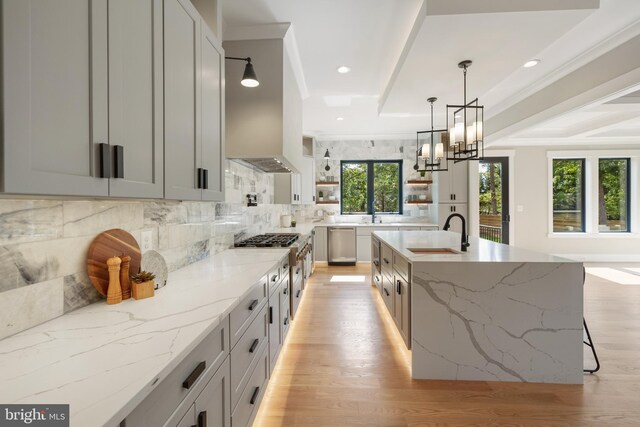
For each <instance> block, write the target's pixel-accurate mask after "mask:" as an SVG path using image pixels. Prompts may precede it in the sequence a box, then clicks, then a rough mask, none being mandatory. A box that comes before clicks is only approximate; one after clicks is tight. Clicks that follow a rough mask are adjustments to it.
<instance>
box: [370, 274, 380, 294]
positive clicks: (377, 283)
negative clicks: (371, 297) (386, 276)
mask: <svg viewBox="0 0 640 427" xmlns="http://www.w3.org/2000/svg"><path fill="white" fill-rule="evenodd" d="M372 276H373V277H372V280H373V285H374V286H375V287H376V288H378V292H380V293H382V274H380V273H378V272H377V271H376V269H375V268H373V272H372Z"/></svg>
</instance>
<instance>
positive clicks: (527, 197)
mask: <svg viewBox="0 0 640 427" xmlns="http://www.w3.org/2000/svg"><path fill="white" fill-rule="evenodd" d="M638 148H640V147H630V146H626V147H614V148H609V149H608V150H607V155H615V154H616V153H619V154H620V155H621V156H625V152H626V153H628V152H629V151H630V150H634V149H635V150H637V149H638ZM505 149H509V150H514V152H515V155H514V161H513V164H512V165H511V168H510V172H511V173H512V174H514V176H513V178H514V179H513V182H514V185H515V188H514V189H513V193H512V194H513V195H514V198H513V200H512V201H511V203H512V207H513V210H512V211H513V212H514V215H512V219H514V221H513V222H514V224H513V225H514V235H515V242H516V246H519V247H523V248H527V249H531V250H536V251H541V252H547V253H553V254H563V255H567V256H571V257H573V258H577V259H581V260H586V261H640V234H638V233H637V230H638V222H640V215H635V217H634V216H633V215H632V218H631V221H635V226H634V228H633V230H635V231H636V232H635V233H621V234H619V235H618V234H615V235H614V234H606V235H597V234H595V235H594V234H585V235H569V234H564V235H557V234H556V235H554V234H553V233H549V229H550V227H549V209H550V206H549V205H550V203H549V200H550V191H551V189H550V184H549V179H548V173H549V171H548V167H549V166H548V164H549V161H548V156H547V152H549V151H554V152H555V151H573V152H575V157H583V156H585V150H581V149H576V147H562V146H552V147H548V146H547V147H519V148H501V149H500V150H502V151H503V150H505ZM493 151H494V152H496V151H495V150H493ZM486 156H487V157H491V156H492V150H491V149H487V150H486ZM625 157H626V156H625ZM637 165H638V162H637V161H636V162H635V166H636V167H637ZM634 176H635V177H636V180H635V181H634V180H633V179H632V180H631V181H632V182H631V186H632V191H633V192H635V200H639V197H638V195H639V194H640V182H638V181H640V180H638V179H637V177H638V175H637V172H636V174H635V175H634ZM476 188H477V186H476ZM475 191H476V192H477V190H475ZM518 207H521V209H522V211H521V212H519V211H518V210H519V209H518ZM473 209H476V210H477V206H476V207H474V208H473ZM635 212H636V213H637V212H638V210H637V209H635ZM596 218H597V215H596Z"/></svg>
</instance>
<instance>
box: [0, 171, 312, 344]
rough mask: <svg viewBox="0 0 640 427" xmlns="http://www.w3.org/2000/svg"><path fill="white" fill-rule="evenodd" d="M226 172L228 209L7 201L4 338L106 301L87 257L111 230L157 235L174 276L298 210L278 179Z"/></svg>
mask: <svg viewBox="0 0 640 427" xmlns="http://www.w3.org/2000/svg"><path fill="white" fill-rule="evenodd" d="M225 171H226V189H225V191H226V195H225V200H226V201H225V202H224V203H214V202H178V201H163V200H153V201H141V200H135V201H123V200H25V199H20V200H13V199H11V200H10V199H0V277H1V279H0V339H1V338H3V337H6V336H9V335H12V334H14V333H17V332H20V331H22V330H24V329H27V328H30V327H32V326H35V325H37V324H39V323H42V322H45V321H47V320H50V319H52V318H54V317H57V316H60V315H62V314H64V313H68V312H70V311H73V310H75V309H77V308H80V307H83V306H85V305H88V304H91V303H93V302H96V301H98V300H100V299H101V297H100V295H99V294H98V293H97V292H96V291H95V289H94V288H93V286H92V285H91V283H90V282H89V278H88V276H87V273H86V253H87V249H88V247H89V244H90V243H91V241H92V240H93V239H94V237H95V236H96V235H97V234H99V233H100V232H102V231H104V230H108V229H110V228H122V229H124V230H127V231H129V232H130V233H131V234H132V235H133V236H134V237H135V238H136V239H137V240H138V241H140V236H141V232H142V231H143V230H151V231H152V233H153V249H155V250H157V251H159V252H160V253H161V254H162V255H163V256H164V257H165V259H166V261H167V264H168V267H169V270H170V271H173V270H176V269H178V268H180V267H183V266H185V265H188V264H191V263H193V262H196V261H199V260H201V259H203V258H205V257H207V256H209V255H210V254H215V253H218V252H221V251H223V250H225V249H227V248H229V247H230V246H231V245H232V244H233V242H234V239H235V238H242V237H244V236H249V235H253V234H258V233H261V232H265V231H269V230H270V229H271V228H273V227H277V226H279V222H280V215H283V214H290V213H292V212H291V206H290V205H275V204H273V200H274V196H273V175H270V174H264V173H260V172H256V171H254V170H252V169H250V168H247V167H245V166H243V165H240V164H238V163H235V162H229V161H228V162H226V165H225ZM247 193H256V194H257V195H258V206H256V207H247V206H246V203H245V201H246V194H247ZM297 209H298V212H299V214H300V215H305V214H306V213H307V212H312V211H313V209H312V208H311V207H305V206H300V207H297Z"/></svg>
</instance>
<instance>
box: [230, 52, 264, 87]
mask: <svg viewBox="0 0 640 427" xmlns="http://www.w3.org/2000/svg"><path fill="white" fill-rule="evenodd" d="M224 58H225V59H232V60H234V61H246V62H247V65H245V67H244V73H243V74H242V80H241V81H240V84H241V85H242V86H244V87H256V86H259V85H260V82H259V81H258V76H257V75H256V70H255V69H254V68H253V64H252V63H251V58H250V57H246V58H237V57H235V56H225V57H224Z"/></svg>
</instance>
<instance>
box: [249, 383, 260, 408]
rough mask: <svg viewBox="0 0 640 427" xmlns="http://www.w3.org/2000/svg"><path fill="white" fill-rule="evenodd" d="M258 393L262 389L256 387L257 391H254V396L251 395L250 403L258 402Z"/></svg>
mask: <svg viewBox="0 0 640 427" xmlns="http://www.w3.org/2000/svg"><path fill="white" fill-rule="evenodd" d="M258 393H260V387H256V389H255V390H253V394H252V395H251V400H250V401H249V403H250V404H252V405H253V404H255V403H256V400H258Z"/></svg>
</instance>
